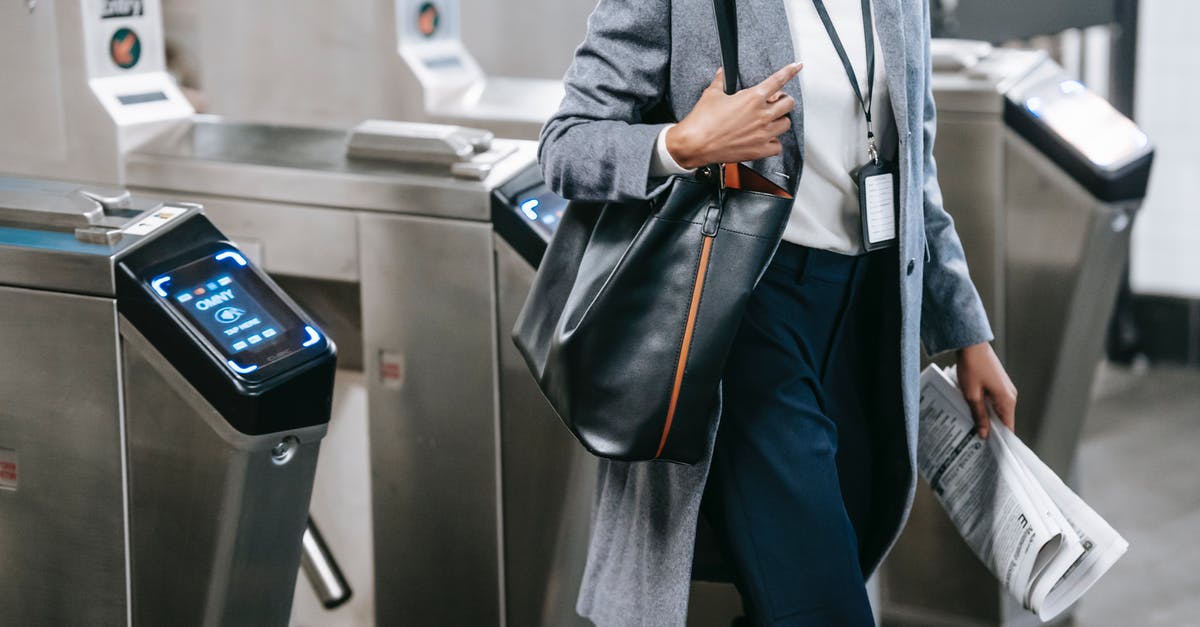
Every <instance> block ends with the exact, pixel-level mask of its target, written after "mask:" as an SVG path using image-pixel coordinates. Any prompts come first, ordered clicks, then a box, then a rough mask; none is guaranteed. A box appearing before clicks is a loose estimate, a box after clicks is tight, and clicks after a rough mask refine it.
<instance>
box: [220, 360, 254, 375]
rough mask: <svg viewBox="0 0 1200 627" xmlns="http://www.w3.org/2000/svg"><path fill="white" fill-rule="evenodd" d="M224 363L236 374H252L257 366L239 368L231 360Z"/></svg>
mask: <svg viewBox="0 0 1200 627" xmlns="http://www.w3.org/2000/svg"><path fill="white" fill-rule="evenodd" d="M225 363H227V364H229V368H230V370H233V371H234V372H236V373H238V374H249V373H251V372H254V371H255V370H258V366H255V365H250V366H239V365H238V364H237V362H235V361H234V360H232V359H229V360H226V361H225Z"/></svg>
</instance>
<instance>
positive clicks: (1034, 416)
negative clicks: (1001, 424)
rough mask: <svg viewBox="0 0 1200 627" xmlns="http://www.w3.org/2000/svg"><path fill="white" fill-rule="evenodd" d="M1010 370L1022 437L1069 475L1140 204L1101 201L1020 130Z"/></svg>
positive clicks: (1010, 221) (1014, 146)
mask: <svg viewBox="0 0 1200 627" xmlns="http://www.w3.org/2000/svg"><path fill="white" fill-rule="evenodd" d="M1005 161H1006V166H1005V167H1006V169H1007V171H1008V173H1009V176H1008V181H1007V184H1006V190H1005V200H1006V202H1005V213H1006V215H1007V229H1008V239H1009V245H1008V254H1007V264H1006V266H1007V267H1006V282H1007V288H1006V289H1007V293H1008V299H1007V302H1006V303H1005V305H1006V309H1007V313H1006V322H1007V327H1008V329H1007V332H1008V334H1009V337H1010V338H1011V341H1009V342H1008V347H1007V350H1008V364H1009V368H1010V369H1011V371H1012V374H1013V382H1014V383H1015V384H1016V386H1017V389H1019V390H1020V391H1021V398H1020V406H1021V418H1022V419H1021V421H1020V422H1019V423H1018V424H1017V433H1018V434H1019V435H1021V436H1022V438H1023V439H1024V440H1025V441H1026V442H1030V443H1031V444H1032V447H1033V449H1034V450H1035V451H1037V453H1038V455H1039V456H1040V457H1041V458H1042V460H1043V461H1045V462H1046V463H1047V464H1048V465H1049V466H1050V467H1051V468H1053V469H1054V470H1055V471H1056V472H1058V473H1059V475H1062V476H1068V475H1069V474H1070V473H1071V471H1072V463H1073V461H1074V458H1075V450H1076V448H1077V446H1078V443H1079V430H1080V428H1081V426H1082V425H1083V421H1084V419H1085V418H1086V416H1087V411H1088V406H1089V404H1090V402H1089V399H1090V392H1091V388H1092V380H1093V378H1094V375H1095V370H1096V367H1097V366H1098V365H1099V363H1100V359H1101V357H1102V355H1103V349H1104V341H1105V337H1106V332H1107V329H1108V323H1109V320H1110V318H1111V316H1112V308H1113V304H1114V302H1115V301H1116V296H1117V288H1118V287H1119V285H1120V283H1121V277H1122V276H1123V273H1124V269H1125V263H1126V262H1127V261H1128V259H1129V239H1130V231H1131V227H1132V224H1133V213H1134V211H1135V210H1136V207H1132V206H1113V205H1107V204H1100V203H1097V202H1096V201H1095V200H1094V199H1093V198H1092V197H1091V196H1090V194H1088V193H1087V192H1086V191H1085V190H1083V189H1082V188H1081V187H1080V186H1079V185H1077V184H1075V183H1074V181H1072V180H1071V179H1070V178H1069V177H1068V176H1067V175H1066V174H1065V173H1064V172H1063V171H1062V170H1059V169H1058V168H1055V167H1054V164H1053V163H1052V162H1051V161H1050V160H1049V159H1048V158H1046V157H1045V156H1043V155H1042V154H1041V153H1039V152H1038V151H1037V150H1036V149H1035V148H1034V147H1033V146H1031V145H1030V144H1029V143H1028V142H1026V141H1025V140H1024V139H1022V138H1020V137H1018V136H1017V135H1016V134H1015V133H1011V132H1010V133H1008V134H1007V136H1006V138H1005Z"/></svg>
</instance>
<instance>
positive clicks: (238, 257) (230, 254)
mask: <svg viewBox="0 0 1200 627" xmlns="http://www.w3.org/2000/svg"><path fill="white" fill-rule="evenodd" d="M213 259H216V260H217V261H221V260H223V259H232V260H233V261H234V262H235V263H237V265H239V266H244V265H246V258H245V257H243V256H242V254H241V253H239V252H237V251H233V250H227V251H225V252H220V253H217V254H216V256H215V257H213Z"/></svg>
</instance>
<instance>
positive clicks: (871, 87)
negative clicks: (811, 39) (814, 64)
mask: <svg viewBox="0 0 1200 627" xmlns="http://www.w3.org/2000/svg"><path fill="white" fill-rule="evenodd" d="M813 5H815V6H816V7H817V14H819V15H820V16H821V22H823V23H824V24H825V31H826V32H828V33H829V39H830V40H831V41H833V47H834V48H835V49H836V50H837V53H838V56H839V57H841V59H842V66H843V67H845V68H846V76H847V77H849V78H850V86H851V87H853V88H854V95H855V96H856V97H858V104H859V106H861V107H862V112H863V115H864V116H866V118H867V150H868V151H869V152H870V155H871V160H872V161H877V160H878V153H877V150H876V148H875V131H874V129H873V128H872V126H871V105H872V98H873V97H874V96H875V29H874V28H872V26H871V0H862V14H863V39H864V41H865V42H866V47H867V97H866V98H863V95H862V90H861V89H860V88H859V86H858V76H857V75H855V73H854V66H853V65H851V64H850V57H849V56H847V55H846V48H845V47H844V46H842V38H841V37H838V34H837V28H834V26H833V20H831V19H829V12H828V11H826V10H825V3H824V2H822V0H813Z"/></svg>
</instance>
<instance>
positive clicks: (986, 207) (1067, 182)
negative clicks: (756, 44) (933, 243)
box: [884, 41, 1153, 625]
mask: <svg viewBox="0 0 1200 627" xmlns="http://www.w3.org/2000/svg"><path fill="white" fill-rule="evenodd" d="M933 56H934V63H935V71H934V76H933V89H934V95H935V98H936V100H937V104H938V129H937V142H936V143H935V156H936V157H937V164H938V179H939V181H940V182H941V187H942V191H943V194H944V196H945V206H946V208H947V209H948V210H949V211H950V213H951V215H953V216H954V218H955V222H956V227H957V230H958V233H959V235H960V236H961V238H962V241H963V247H964V248H965V249H966V253H967V260H968V263H969V265H970V268H971V276H972V278H973V279H974V281H975V284H976V285H977V286H978V288H979V291H980V293H981V295H982V297H983V300H984V305H985V307H986V308H987V312H988V316H989V318H990V319H991V322H992V327H993V330H994V331H995V334H996V342H995V347H996V351H997V353H998V354H999V355H1000V357H1001V359H1003V360H1004V362H1005V365H1006V366H1007V368H1008V371H1009V374H1010V375H1011V376H1012V378H1013V381H1014V383H1015V384H1016V386H1017V388H1018V390H1019V391H1020V400H1019V402H1018V408H1017V433H1018V434H1019V435H1020V436H1021V437H1022V439H1024V440H1025V441H1026V442H1028V443H1030V444H1031V445H1032V447H1033V448H1034V450H1036V451H1037V453H1038V454H1039V455H1040V456H1041V457H1042V459H1044V460H1046V462H1047V463H1048V464H1050V466H1051V467H1053V468H1054V469H1055V470H1056V471H1058V472H1059V474H1061V475H1063V476H1067V477H1069V476H1070V475H1071V473H1072V464H1073V463H1074V456H1075V450H1076V447H1077V444H1078V440H1079V432H1080V427H1081V425H1082V423H1083V420H1084V418H1085V416H1086V414H1087V410H1088V404H1089V393H1090V389H1091V384H1092V380H1093V373H1094V371H1095V368H1096V366H1097V365H1098V363H1099V361H1100V359H1101V356H1102V350H1103V346H1104V338H1105V334H1106V330H1107V325H1108V322H1109V318H1110V316H1111V314H1112V306H1113V302H1114V300H1115V298H1116V291H1117V288H1118V286H1119V284H1120V281H1121V276H1122V273H1123V272H1124V268H1125V263H1126V261H1127V259H1128V255H1129V234H1130V227H1131V225H1132V220H1133V218H1134V215H1135V213H1136V210H1137V208H1138V206H1139V205H1140V203H1141V199H1142V197H1143V196H1144V195H1145V191H1146V182H1147V179H1148V176H1149V171H1150V162H1151V159H1152V157H1153V149H1152V148H1151V146H1150V142H1149V140H1148V138H1147V137H1146V135H1145V134H1144V133H1142V131H1141V130H1139V129H1138V128H1137V126H1135V125H1134V124H1133V123H1132V122H1131V121H1130V120H1128V119H1126V118H1125V117H1124V116H1122V115H1121V114H1119V113H1118V112H1117V111H1116V110H1114V109H1113V108H1112V107H1111V106H1109V105H1108V103H1106V102H1104V101H1103V100H1102V99H1100V98H1099V97H1097V96H1095V95H1094V94H1091V93H1090V92H1088V91H1087V89H1086V88H1085V87H1084V86H1083V85H1082V84H1080V83H1079V82H1078V81H1076V80H1074V79H1072V78H1070V77H1069V76H1066V75H1065V73H1064V72H1063V70H1062V69H1061V68H1060V67H1059V66H1058V65H1056V64H1055V63H1054V62H1052V61H1051V60H1049V59H1048V58H1047V57H1046V56H1045V55H1044V54H1042V53H1038V52H1028V51H1018V50H993V49H992V48H991V47H990V46H989V45H987V44H981V43H978V42H956V41H935V42H934V52H933ZM1083 488H1084V490H1085V494H1086V488H1087V486H1083ZM884 592H885V624H897V625H910V624H911V625H962V624H981V625H982V624H1003V625H1024V624H1030V625H1034V624H1038V621H1037V619H1036V617H1035V616H1034V615H1033V614H1031V613H1029V612H1027V611H1025V610H1023V609H1021V608H1020V606H1019V605H1017V604H1016V603H1015V602H1013V601H1012V600H1011V599H1010V598H1009V597H1008V596H1007V595H1006V594H1005V593H1004V592H1003V591H1002V590H1001V589H1000V588H999V587H998V586H997V585H996V583H995V579H994V577H992V576H991V575H990V574H989V573H988V572H987V571H986V570H984V568H983V566H982V565H981V564H980V563H979V560H978V559H976V558H975V556H974V555H973V554H972V553H971V552H970V550H969V549H968V548H967V547H966V545H965V543H963V542H962V541H961V540H960V539H959V538H958V535H957V533H956V532H955V530H954V528H953V526H952V525H951V524H950V522H949V520H948V519H947V518H946V516H945V515H944V514H943V513H942V511H941V510H940V509H939V507H938V505H937V504H936V501H935V500H934V498H933V496H932V495H931V494H930V493H929V492H928V490H927V488H926V486H925V485H924V484H922V485H921V486H920V487H919V492H918V497H917V502H916V506H915V508H914V511H913V516H912V519H911V520H910V522H909V524H908V527H907V528H906V530H905V532H904V535H903V537H902V538H901V541H900V543H899V544H898V545H897V547H896V549H895V551H894V552H893V553H892V555H891V556H890V557H889V558H888V560H887V563H886V565H885V580H884Z"/></svg>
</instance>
